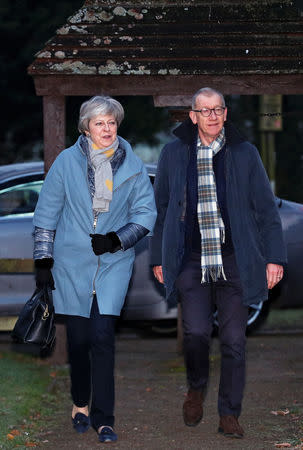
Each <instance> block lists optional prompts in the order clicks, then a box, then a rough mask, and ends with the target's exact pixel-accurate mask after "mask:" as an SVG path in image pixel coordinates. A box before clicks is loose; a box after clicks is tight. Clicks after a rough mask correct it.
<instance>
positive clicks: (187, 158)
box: [151, 88, 286, 438]
mask: <svg viewBox="0 0 303 450" xmlns="http://www.w3.org/2000/svg"><path fill="white" fill-rule="evenodd" d="M226 117H227V108H226V105H225V100H224V97H223V95H222V94H221V93H220V92H218V91H216V90H214V89H211V88H202V89H200V90H199V91H198V92H197V93H196V94H195V95H194V96H193V100H192V110H191V111H190V113H189V118H188V119H187V120H186V121H185V122H183V123H182V124H181V125H180V126H179V127H178V128H177V129H176V130H175V132H174V133H175V135H176V136H177V139H175V140H174V141H173V142H171V143H169V144H167V145H166V146H165V147H164V148H163V150H162V153H161V156H160V159H159V163H158V169H157V174H156V179H155V184H154V188H155V197H156V205H157V211H158V217H157V221H156V225H155V229H154V235H153V238H152V239H151V264H152V265H153V271H154V275H155V277H156V278H157V280H158V281H159V282H160V283H164V284H165V287H166V295H167V301H168V305H169V306H173V305H175V304H176V301H177V298H178V299H179V301H180V303H181V308H182V323H183V335H184V357H185V364H186V370H187V382H188V388H189V389H188V393H187V396H186V399H185V402H184V405H183V418H184V422H185V424H186V425H188V426H195V425H197V424H198V423H199V422H200V421H201V419H202V416H203V400H204V398H205V394H206V388H207V383H208V375H209V344H210V338H211V333H212V324H213V310H214V306H216V308H217V311H218V324H219V339H220V348H221V376H220V386H219V393H218V413H219V417H220V422H219V429H218V431H219V432H221V433H223V434H224V435H225V436H227V437H236V438H242V437H243V435H244V431H243V428H242V427H241V425H240V424H239V422H238V418H239V416H240V413H241V405H242V399H243V391H244V385H245V345H246V336H245V331H246V325H247V317H248V307H249V305H250V304H255V303H258V302H260V301H265V300H267V298H268V289H272V288H273V287H274V286H275V285H276V284H277V283H278V282H279V281H280V280H281V279H282V277H283V265H284V264H285V263H286V249H285V245H284V241H283V236H282V227H281V222H280V217H279V214H278V210H277V206H276V202H275V198H274V195H273V192H272V189H271V186H270V183H269V180H268V177H267V175H266V172H265V169H264V167H263V164H262V162H261V159H260V156H259V153H258V151H257V149H256V148H255V147H254V146H253V145H252V144H250V143H249V142H248V141H247V140H245V139H244V138H243V137H242V136H240V135H239V133H238V132H237V131H236V129H235V128H234V127H233V126H232V125H231V124H229V123H228V122H226Z"/></svg>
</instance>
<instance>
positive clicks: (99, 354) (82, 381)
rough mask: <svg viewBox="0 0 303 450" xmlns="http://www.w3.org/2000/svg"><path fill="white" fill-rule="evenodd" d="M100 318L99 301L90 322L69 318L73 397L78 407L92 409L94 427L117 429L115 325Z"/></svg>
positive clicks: (109, 318)
mask: <svg viewBox="0 0 303 450" xmlns="http://www.w3.org/2000/svg"><path fill="white" fill-rule="evenodd" d="M116 319H117V316H110V315H100V314H99V309H98V304H97V300H96V297H95V298H94V300H93V304H92V309H91V314H90V317H89V318H85V317H79V316H67V318H66V332H67V344H68V355H69V364H70V377H71V395H72V399H73V402H74V404H75V405H76V406H78V407H84V406H87V405H89V403H90V402H91V408H90V417H91V422H92V426H93V427H94V428H95V429H96V430H97V429H98V428H99V427H100V426H101V425H109V426H111V427H112V426H113V425H114V402H115V386H114V364H115V323H116Z"/></svg>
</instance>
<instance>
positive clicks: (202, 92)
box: [191, 87, 225, 109]
mask: <svg viewBox="0 0 303 450" xmlns="http://www.w3.org/2000/svg"><path fill="white" fill-rule="evenodd" d="M215 94H217V95H219V97H220V98H221V102H222V106H224V107H225V100H224V97H223V94H221V92H219V91H217V90H216V89H213V88H210V87H205V88H201V89H199V90H198V91H197V92H196V93H195V94H194V96H193V98H192V104H191V107H192V109H195V107H196V101H197V98H198V97H199V95H205V96H206V97H211V96H212V95H215Z"/></svg>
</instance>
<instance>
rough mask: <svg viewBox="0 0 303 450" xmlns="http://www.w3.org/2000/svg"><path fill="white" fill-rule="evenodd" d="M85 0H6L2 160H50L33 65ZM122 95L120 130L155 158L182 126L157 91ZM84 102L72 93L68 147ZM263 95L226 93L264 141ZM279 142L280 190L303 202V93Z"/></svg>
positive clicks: (287, 103)
mask: <svg viewBox="0 0 303 450" xmlns="http://www.w3.org/2000/svg"><path fill="white" fill-rule="evenodd" d="M300 1H301V0H300ZM83 3H84V0H69V1H66V0H60V1H58V0H54V1H49V0H1V6H0V48H1V52H0V58H1V59H0V83H1V106H2V114H1V121H0V149H1V152H0V164H8V163H12V162H20V161H25V160H31V159H42V158H43V121H42V120H43V118H42V99H41V98H40V97H37V96H36V94H35V91H34V83H33V80H32V78H31V77H30V76H28V75H27V67H28V66H29V64H30V63H31V62H32V61H33V59H34V55H35V53H36V52H37V51H39V50H41V49H42V48H43V47H44V45H45V42H46V41H47V40H48V39H49V38H51V37H52V36H53V34H54V33H55V31H56V29H57V28H59V27H60V26H62V25H63V24H64V23H65V22H66V19H67V17H68V16H70V15H71V14H73V13H74V12H75V11H76V10H77V9H78V8H79V7H81V6H82V5H83ZM201 87H202V86H201ZM96 94H98V93H97V92H96ZM117 99H118V100H119V101H121V103H122V104H123V106H124V108H125V113H126V114H125V120H124V121H123V123H122V125H121V127H120V129H119V134H120V135H121V136H123V137H124V138H126V139H127V140H129V141H130V142H131V144H132V145H134V146H135V147H136V146H137V145H139V144H141V147H142V146H145V147H146V148H152V149H153V151H154V155H155V160H156V159H157V155H158V154H159V151H160V149H161V146H162V145H163V144H164V143H165V142H167V141H168V140H169V139H171V131H172V129H173V128H174V126H175V125H173V124H172V122H171V121H170V115H169V111H168V110H167V109H166V108H154V106H153V101H152V98H151V97H137V96H136V97H131V96H130V97H117ZM84 100H86V98H83V97H70V98H68V99H67V136H66V143H67V145H70V144H71V143H73V142H74V141H75V140H76V138H77V136H78V131H77V120H78V111H79V107H80V105H81V103H82V102H83V101H84ZM259 101H260V98H259V97H258V96H236V95H235V96H227V97H226V103H227V105H228V108H229V109H228V114H229V119H231V120H232V121H233V122H234V123H235V124H236V125H237V126H238V127H239V128H240V130H241V131H242V132H243V133H244V134H245V135H246V136H247V137H248V138H249V139H250V140H251V141H252V142H253V143H254V144H255V145H257V146H258V147H260V131H259V128H258V123H259ZM275 142H276V194H277V195H278V196H281V197H283V198H286V199H289V200H293V201H296V202H302V203H303V170H302V169H303V96H284V97H283V130H282V131H279V132H276V133H275ZM140 156H141V153H140ZM143 157H144V155H143Z"/></svg>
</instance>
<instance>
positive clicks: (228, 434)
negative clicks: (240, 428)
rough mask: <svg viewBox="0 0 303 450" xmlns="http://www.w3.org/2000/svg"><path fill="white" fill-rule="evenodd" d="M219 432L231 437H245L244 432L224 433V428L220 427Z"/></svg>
mask: <svg viewBox="0 0 303 450" xmlns="http://www.w3.org/2000/svg"><path fill="white" fill-rule="evenodd" d="M218 433H221V434H223V436H225V437H229V438H235V439H243V434H238V433H224V430H223V428H220V427H219V428H218Z"/></svg>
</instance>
